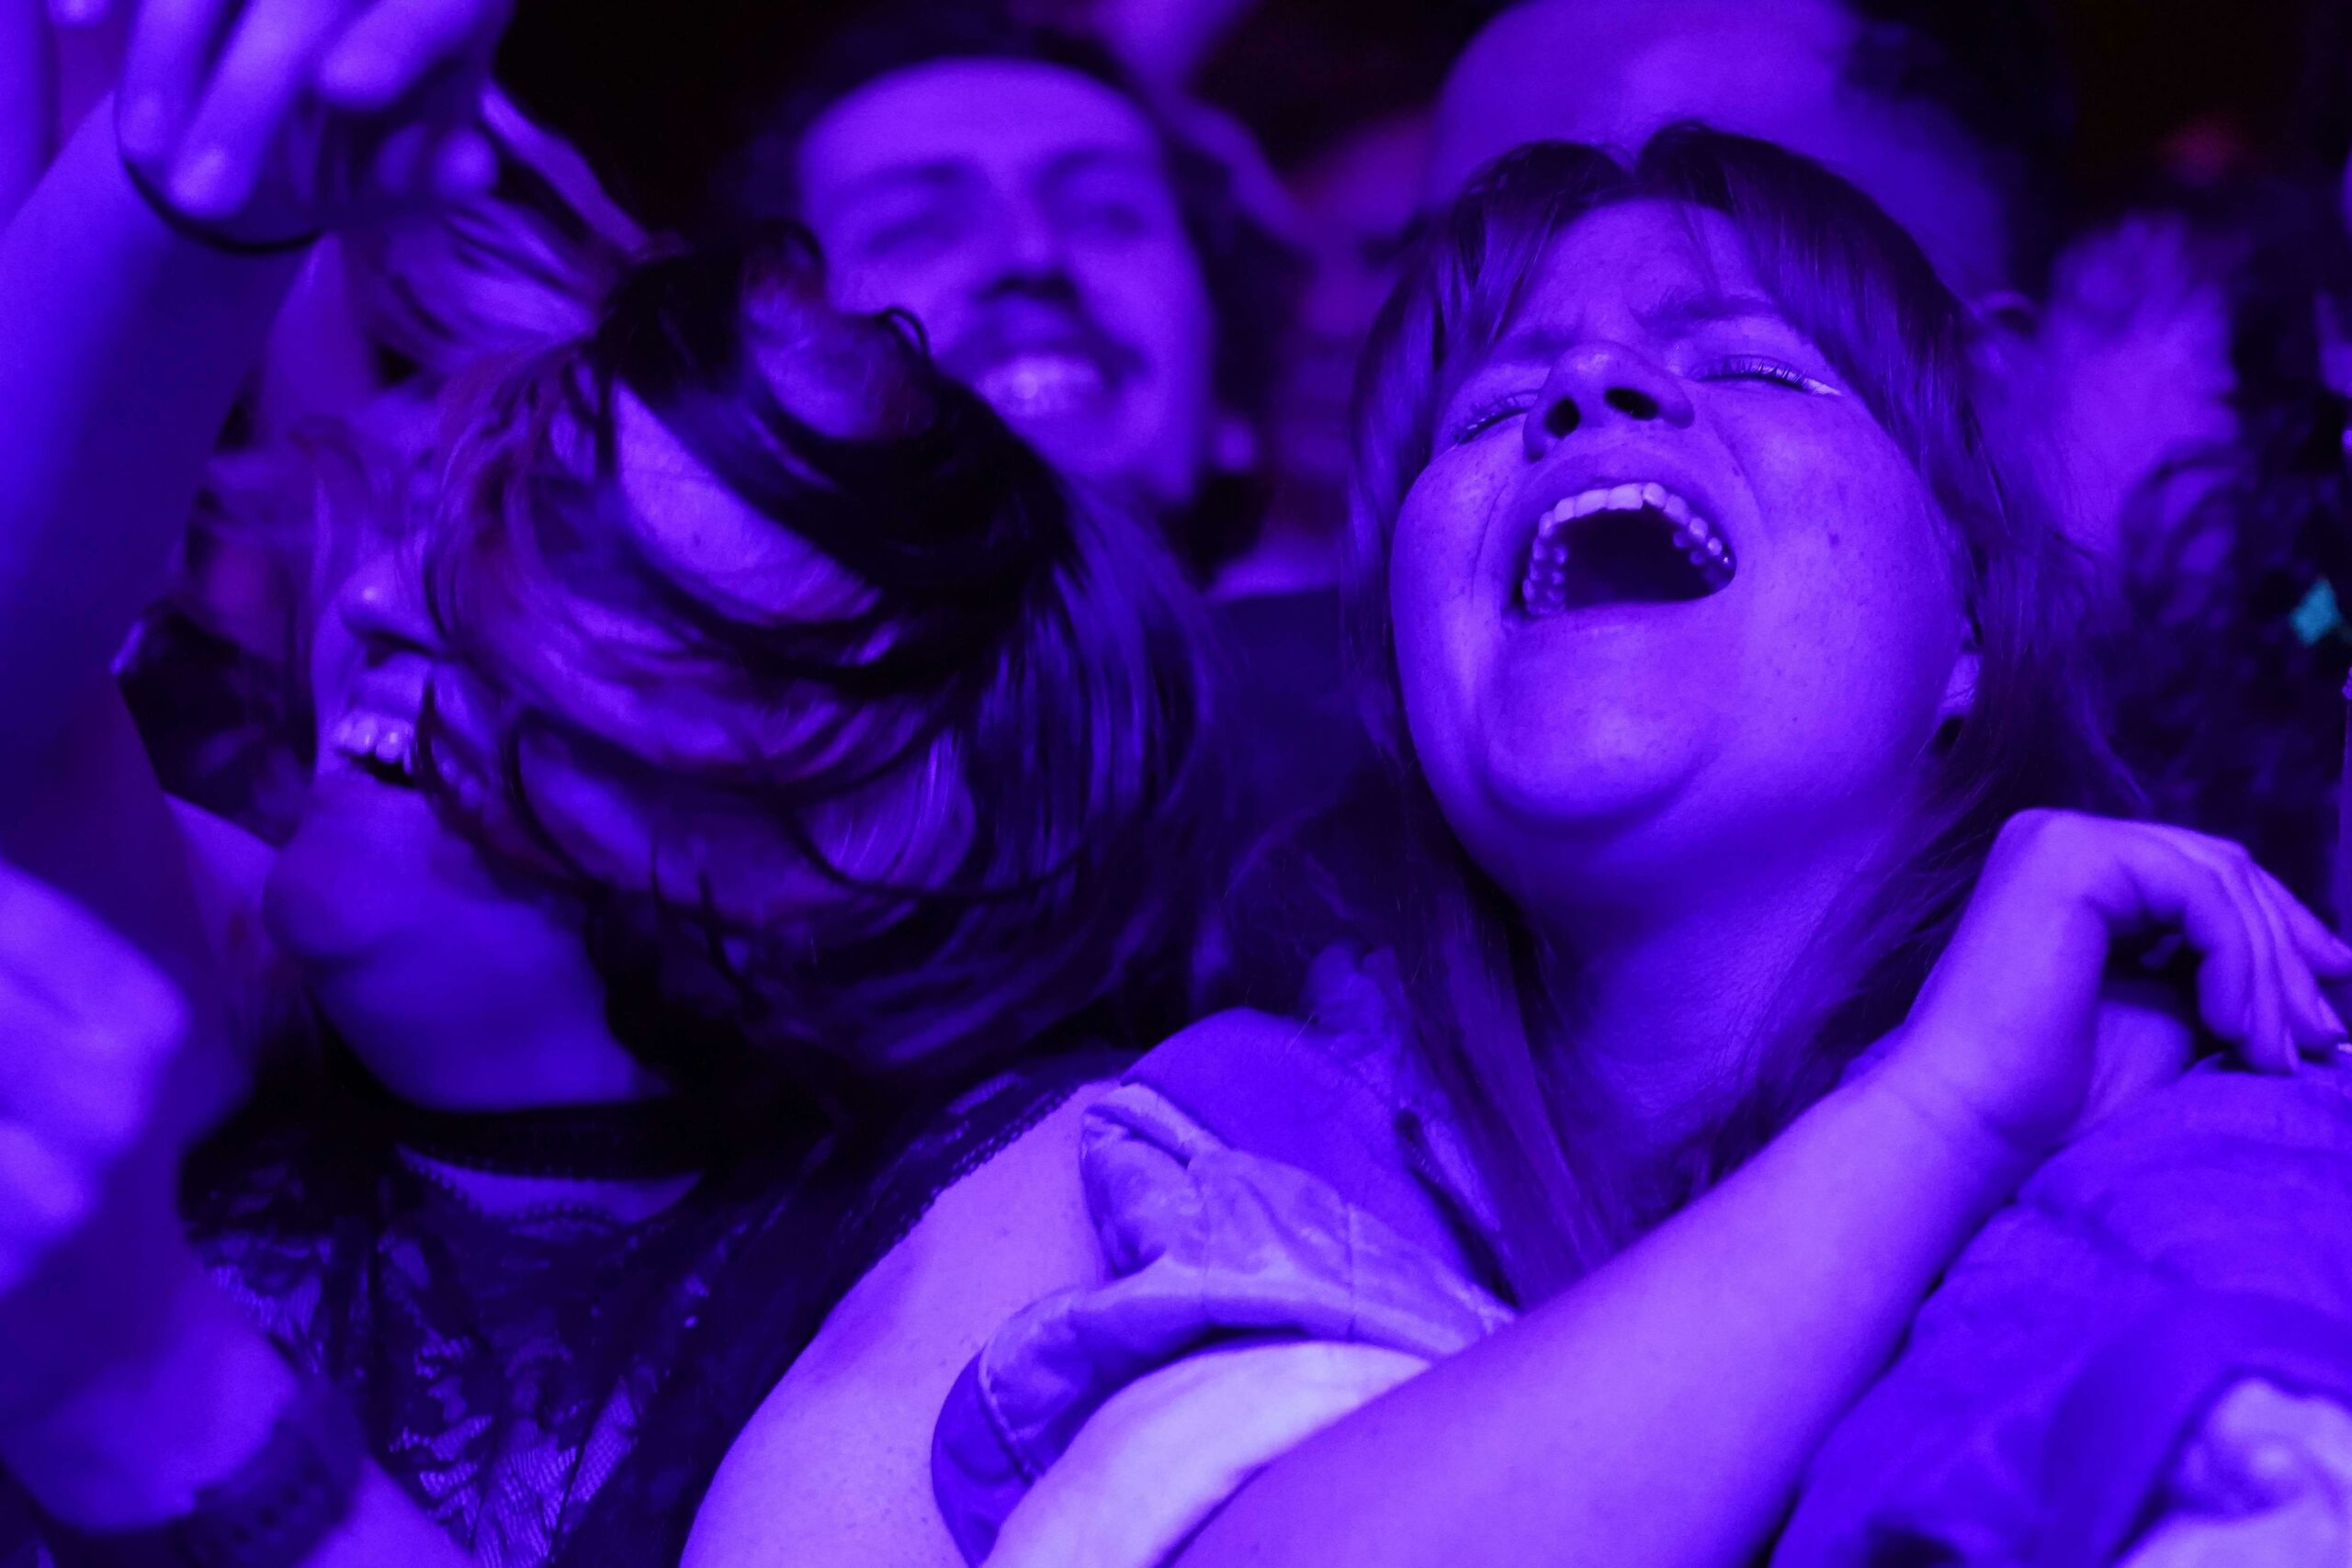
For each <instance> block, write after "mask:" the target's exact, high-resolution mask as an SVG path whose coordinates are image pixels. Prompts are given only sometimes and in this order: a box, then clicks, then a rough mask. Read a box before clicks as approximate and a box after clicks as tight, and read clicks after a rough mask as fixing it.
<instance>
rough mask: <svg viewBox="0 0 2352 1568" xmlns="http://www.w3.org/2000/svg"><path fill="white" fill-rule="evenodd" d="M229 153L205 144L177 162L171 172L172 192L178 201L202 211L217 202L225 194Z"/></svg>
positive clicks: (207, 209)
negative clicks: (176, 168) (177, 164)
mask: <svg viewBox="0 0 2352 1568" xmlns="http://www.w3.org/2000/svg"><path fill="white" fill-rule="evenodd" d="M228 186H229V154H228V153H226V152H222V151H221V150H220V148H218V147H207V148H204V149H203V150H201V151H200V152H192V153H190V154H188V156H187V158H185V159H183V160H182V161H181V163H180V166H179V170H178V172H177V173H176V174H175V175H173V176H172V195H173V197H174V198H175V199H176V200H177V201H178V202H179V204H180V205H181V206H183V207H186V208H188V209H191V210H194V211H198V212H204V211H209V210H210V209H212V208H213V207H214V206H216V205H218V204H219V202H220V198H221V197H223V196H225V195H226V194H228Z"/></svg>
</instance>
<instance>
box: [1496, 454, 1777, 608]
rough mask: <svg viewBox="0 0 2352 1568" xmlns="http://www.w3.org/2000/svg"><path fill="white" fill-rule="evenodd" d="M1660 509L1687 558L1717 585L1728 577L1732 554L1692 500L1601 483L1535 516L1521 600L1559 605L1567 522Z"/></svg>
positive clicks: (1662, 490)
mask: <svg viewBox="0 0 2352 1568" xmlns="http://www.w3.org/2000/svg"><path fill="white" fill-rule="evenodd" d="M1643 511H1649V512H1655V513H1658V515H1660V516H1662V517H1664V518H1665V519H1666V521H1667V525H1668V527H1670V528H1671V529H1673V531H1674V542H1675V544H1676V546H1677V547H1679V548H1680V550H1681V551H1682V553H1683V555H1684V556H1685V557H1686V558H1688V559H1689V560H1690V562H1691V564H1692V565H1693V566H1695V567H1698V568H1699V569H1700V570H1702V571H1703V572H1705V573H1707V574H1708V576H1709V577H1710V578H1711V579H1713V580H1714V581H1715V585H1716V586H1718V587H1720V586H1721V585H1722V584H1723V583H1724V582H1727V581H1730V571H1731V559H1730V552H1729V550H1728V549H1727V548H1726V547H1724V541H1723V536H1721V535H1719V534H1717V533H1716V532H1715V529H1714V525H1713V524H1711V523H1709V522H1708V521H1707V520H1706V519H1705V518H1704V517H1702V516H1701V515H1700V514H1699V513H1696V512H1693V511H1692V510H1691V503H1690V502H1687V501H1685V500H1683V499H1682V498H1681V497H1680V496H1679V495H1677V494H1675V493H1674V492H1673V491H1670V490H1668V489H1667V488H1666V487H1665V486H1664V485H1662V484H1658V483H1657V482H1656V481H1652V482H1650V483H1647V484H1621V485H1600V486H1596V487H1595V488H1593V489H1591V490H1587V491H1577V493H1576V494H1574V495H1571V496H1566V497H1563V498H1562V499H1560V500H1558V501H1555V502H1553V503H1552V505H1551V506H1550V507H1549V508H1548V509H1547V510H1546V511H1545V512H1544V514H1543V515H1542V516H1541V517H1538V518H1537V519H1536V520H1535V542H1534V545H1533V547H1532V549H1531V550H1530V552H1529V554H1528V560H1527V574H1526V577H1525V578H1524V579H1523V580H1522V581H1521V586H1520V598H1521V602H1522V603H1523V604H1526V605H1527V607H1528V608H1530V609H1531V610H1538V611H1541V610H1548V609H1554V608H1557V607H1558V604H1559V603H1560V602H1561V599H1562V595H1563V593H1564V583H1565V580H1566V574H1567V565H1568V540H1567V532H1568V526H1567V525H1569V524H1571V523H1573V522H1575V521H1576V520H1577V519H1578V518H1581V517H1589V516H1591V515H1593V514H1594V513H1600V512H1643Z"/></svg>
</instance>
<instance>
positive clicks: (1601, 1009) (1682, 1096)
mask: <svg viewBox="0 0 2352 1568" xmlns="http://www.w3.org/2000/svg"><path fill="white" fill-rule="evenodd" d="M1874 847H1875V846H1874V845H1872V844H1849V845H1846V846H1841V849H1840V852H1838V853H1835V854H1831V855H1816V856H1815V857H1813V858H1812V859H1811V860H1809V861H1808V862H1807V863H1806V864H1805V865H1804V866H1803V867H1801V868H1797V869H1796V870H1794V871H1793V872H1792V873H1791V874H1783V875H1781V876H1778V877H1774V878H1771V879H1769V880H1767V879H1757V880H1753V881H1751V882H1749V883H1747V885H1745V886H1738V885H1732V886H1726V885H1724V883H1722V882H1720V881H1719V882H1717V883H1715V884H1713V885H1712V886H1708V885H1704V884H1702V886H1706V891H1707V895H1708V896H1707V897H1706V898H1704V899H1703V900H1701V901H1697V902H1691V901H1687V900H1685V901H1681V902H1672V901H1660V902H1656V903H1645V902H1643V901H1641V900H1638V899H1628V900H1623V901H1615V902H1612V903H1611V904H1610V905H1609V906H1608V907H1607V908H1595V907H1593V906H1592V905H1591V904H1589V902H1587V903H1585V904H1584V905H1583V906H1582V907H1580V908H1577V909H1575V910H1572V911H1566V912H1564V913H1561V914H1558V915H1557V916H1555V918H1551V919H1544V920H1543V921H1541V922H1540V929H1541V930H1542V931H1543V933H1544V936H1545V938H1546V939H1547V942H1548V945H1549V946H1550V947H1551V948H1552V950H1553V951H1554V952H1555V953H1559V954H1561V955H1562V956H1561V957H1559V958H1557V959H1556V960H1555V961H1554V965H1553V972H1552V973H1550V974H1547V975H1546V976H1544V978H1545V981H1546V984H1547V987H1548V988H1549V990H1550V992H1551V994H1552V995H1553V996H1554V997H1555V998H1557V999H1558V1005H1559V1010H1560V1013H1561V1017H1562V1021H1563V1026H1564V1032H1565V1034H1566V1043H1567V1045H1568V1047H1569V1048H1572V1049H1573V1050H1574V1051H1575V1052H1576V1053H1577V1058H1578V1061H1579V1063H1580V1064H1581V1065H1582V1066H1584V1067H1585V1068H1586V1069H1587V1070H1588V1072H1589V1075H1590V1077H1589V1081H1590V1082H1591V1083H1592V1084H1593V1085H1594V1086H1595V1087H1596V1088H1597V1089H1599V1091H1600V1095H1601V1097H1602V1100H1603V1104H1604V1105H1605V1106H1606V1107H1607V1108H1608V1110H1609V1111H1610V1112H1611V1113H1612V1114H1613V1115H1614V1116H1615V1117H1616V1118H1617V1119H1618V1120H1619V1121H1620V1122H1621V1123H1622V1125H1623V1128H1624V1129H1625V1130H1626V1132H1627V1133H1628V1134H1629V1135H1630V1137H1629V1147H1630V1148H1631V1149H1633V1150H1634V1152H1635V1153H1637V1154H1640V1153H1646V1152H1654V1151H1659V1150H1663V1149H1666V1148H1668V1147H1671V1146H1672V1145H1675V1144H1677V1143H1679V1141H1680V1140H1681V1139H1683V1138H1685V1137H1687V1136H1689V1135H1690V1134H1692V1133H1694V1132H1696V1131H1698V1130H1699V1129H1700V1128H1701V1127H1702V1126H1703V1125H1704V1124H1705V1123H1706V1122H1708V1121H1709V1120H1710V1119H1711V1118H1712V1117H1713V1116H1714V1115H1716V1114H1718V1113H1720V1112H1721V1111H1724V1110H1725V1109H1727V1107H1728V1103H1729V1101H1730V1099H1731V1097H1732V1096H1733V1095H1734V1094H1735V1093H1736V1089H1737V1087H1738V1086H1739V1085H1740V1084H1741V1083H1742V1082H1743V1081H1744V1079H1745V1076H1746V1068H1747V1066H1748V1063H1749V1054H1750V1052H1751V1050H1752V1048H1753V1047H1754V1046H1755V1044H1756V1043H1757V1038H1758V1031H1759V1030H1760V1029H1761V1028H1762V1026H1763V1025H1764V1023H1765V1021H1766V1015H1767V1013H1768V1011H1769V1010H1770V1008H1771V1007H1772V1005H1773V1003H1774V1002H1775V1001H1776V1000H1777V999H1778V997H1779V995H1780V992H1781V987H1782V986H1783V985H1784V984H1785V982H1786V981H1787V980H1788V978H1789V976H1791V975H1792V972H1793V971H1794V969H1795V967H1796V965H1797V964H1798V962H1799V961H1800V959H1801V957H1802V955H1803V953H1804V949H1805V947H1806V945H1807V943H1809V942H1811V941H1812V940H1813V939H1814V937H1815V934H1816V933H1817V932H1818V931H1819V930H1820V928H1821V924H1822V921H1823V919H1825V917H1826V916H1827V915H1828V913H1829V912H1830V908H1831V906H1832V905H1833V904H1834V903H1835V902H1836V900H1837V898H1838V896H1839V894H1840V893H1841V892H1842V891H1843V890H1844V889H1845V888H1846V887H1847V886H1849V885H1850V883H1851V881H1852V879H1853V877H1854V876H1855V875H1856V874H1858V873H1859V872H1860V870H1861V869H1862V867H1863V866H1864V864H1866V863H1867V861H1868V859H1869V856H1870V852H1871V850H1872V849H1873V848H1874Z"/></svg>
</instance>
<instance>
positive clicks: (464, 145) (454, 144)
mask: <svg viewBox="0 0 2352 1568" xmlns="http://www.w3.org/2000/svg"><path fill="white" fill-rule="evenodd" d="M430 183H431V186H432V195H433V197H434V198H435V200H437V201H442V202H447V203H451V204H456V203H459V202H467V201H471V200H473V199H474V198H475V197H481V196H486V195H488V194H489V192H490V188H491V187H492V186H494V185H496V184H497V183H498V149H497V147H496V146H495V145H494V144H493V143H492V141H491V140H490V138H489V136H488V135H486V134H485V133H484V132H483V131H482V130H481V128H480V127H477V126H471V125H460V126H456V127H453V128H452V129H450V130H447V131H446V132H444V133H443V135H442V137H441V140H440V141H439V143H438V144H437V145H435V148H434V149H433V175H432V179H431V182H430Z"/></svg>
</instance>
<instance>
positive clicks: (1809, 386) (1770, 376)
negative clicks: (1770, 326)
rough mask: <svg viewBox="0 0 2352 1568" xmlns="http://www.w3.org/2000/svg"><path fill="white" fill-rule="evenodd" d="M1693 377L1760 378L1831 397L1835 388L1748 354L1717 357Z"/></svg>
mask: <svg viewBox="0 0 2352 1568" xmlns="http://www.w3.org/2000/svg"><path fill="white" fill-rule="evenodd" d="M1697 378H1698V379H1699V380H1702V381H1764V382H1768V383H1770V384H1771V385H1772V386H1775V387H1786V388H1788V389H1790V390H1791V391H1792V392H1810V393H1812V394H1813V395H1815V396H1816V397H1821V396H1835V395H1836V394H1837V391H1838V389H1837V388H1835V387H1833V386H1831V385H1830V384H1829V383H1828V382H1826V381H1824V380H1821V379H1819V378H1815V377H1812V376H1808V375H1806V374H1805V373H1804V371H1802V370H1799V369H1798V368H1796V367H1794V366H1792V365H1786V364H1783V363H1782V362H1781V361H1780V360H1777V359H1767V358H1764V357H1763V356H1762V355H1752V354H1750V355H1738V356H1736V357H1735V358H1731V359H1718V360H1716V361H1715V362H1714V363H1713V364H1712V365H1707V366H1704V367H1701V369H1700V370H1699V372H1698V376H1697Z"/></svg>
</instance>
